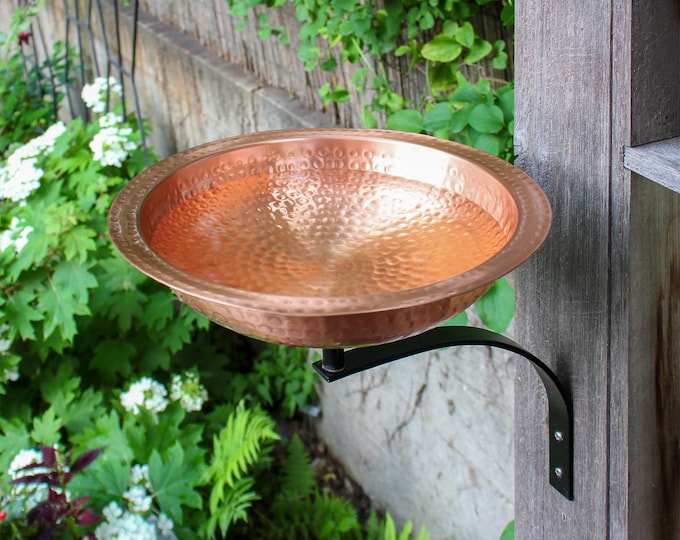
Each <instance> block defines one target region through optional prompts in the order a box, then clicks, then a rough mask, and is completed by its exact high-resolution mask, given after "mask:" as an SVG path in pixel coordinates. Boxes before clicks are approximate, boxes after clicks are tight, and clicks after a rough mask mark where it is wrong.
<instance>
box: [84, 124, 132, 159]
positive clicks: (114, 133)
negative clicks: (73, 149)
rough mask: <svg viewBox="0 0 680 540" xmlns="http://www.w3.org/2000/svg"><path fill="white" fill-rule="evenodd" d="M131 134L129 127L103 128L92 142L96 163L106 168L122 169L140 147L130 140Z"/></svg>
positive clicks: (91, 147)
mask: <svg viewBox="0 0 680 540" xmlns="http://www.w3.org/2000/svg"><path fill="white" fill-rule="evenodd" d="M131 134H132V128H129V127H121V128H119V127H115V126H109V127H102V128H101V130H100V131H99V133H97V134H96V135H95V136H94V137H93V138H92V140H91V141H90V150H92V153H93V154H94V159H95V161H98V162H99V163H101V164H102V165H104V166H107V165H111V166H114V167H121V166H122V165H123V162H124V161H125V160H126V159H127V157H128V155H129V154H130V152H132V151H133V150H135V149H136V148H137V147H138V146H139V145H138V143H137V142H136V141H131V140H130V139H129V137H130V135H131Z"/></svg>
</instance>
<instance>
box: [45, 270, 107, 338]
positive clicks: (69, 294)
mask: <svg viewBox="0 0 680 540" xmlns="http://www.w3.org/2000/svg"><path fill="white" fill-rule="evenodd" d="M48 285H49V286H48V287H47V288H46V289H44V290H43V291H42V292H41V293H40V294H39V297H38V307H39V308H40V309H41V310H42V311H43V312H44V313H45V322H44V324H43V338H44V339H47V338H48V337H50V336H51V335H52V334H53V333H54V332H55V331H57V330H58V331H59V334H60V336H61V339H62V340H63V341H65V342H72V341H73V337H74V336H75V335H76V333H77V331H78V329H77V327H76V322H75V317H76V316H77V315H89V314H90V310H89V309H88V306H87V303H88V299H89V293H88V289H91V288H93V287H95V286H96V285H97V279H96V278H95V277H94V275H93V274H91V273H90V272H89V271H88V270H87V267H86V266H85V265H80V264H77V263H76V262H75V261H73V260H71V261H61V262H60V263H59V264H58V265H57V268H56V270H55V271H54V274H53V275H52V277H51V279H49V278H48Z"/></svg>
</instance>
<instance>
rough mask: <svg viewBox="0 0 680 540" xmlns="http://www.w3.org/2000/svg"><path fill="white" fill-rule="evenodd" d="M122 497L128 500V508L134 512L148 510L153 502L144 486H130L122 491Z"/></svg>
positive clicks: (139, 512)
mask: <svg viewBox="0 0 680 540" xmlns="http://www.w3.org/2000/svg"><path fill="white" fill-rule="evenodd" d="M123 498H124V499H125V500H126V501H127V502H128V508H130V510H131V511H133V512H135V513H136V514H143V513H145V512H148V511H149V510H150V509H151V503H152V502H153V498H152V497H151V495H149V493H148V492H147V491H146V488H145V487H144V486H132V487H131V488H130V489H128V490H127V491H126V492H125V493H123Z"/></svg>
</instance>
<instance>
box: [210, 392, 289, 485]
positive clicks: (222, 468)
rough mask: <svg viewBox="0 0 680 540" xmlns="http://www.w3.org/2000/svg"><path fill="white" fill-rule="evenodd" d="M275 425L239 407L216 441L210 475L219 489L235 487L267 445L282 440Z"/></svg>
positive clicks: (268, 419)
mask: <svg viewBox="0 0 680 540" xmlns="http://www.w3.org/2000/svg"><path fill="white" fill-rule="evenodd" d="M278 439H279V436H278V435H277V433H276V432H275V431H274V421H273V420H272V419H271V418H270V417H269V416H268V415H267V414H266V413H264V412H262V411H260V410H256V409H247V408H246V407H245V406H244V405H243V403H239V405H238V407H237V409H236V411H234V413H232V414H231V415H229V418H228V419H227V424H226V426H225V427H224V428H222V430H220V432H219V434H218V435H216V436H215V437H214V439H213V456H214V457H213V462H212V463H211V465H210V468H209V469H208V471H207V475H208V478H209V479H212V480H214V481H216V485H222V486H223V485H224V484H226V485H227V486H230V487H232V488H233V487H234V485H235V482H236V481H237V480H239V479H240V478H241V477H242V476H243V475H244V474H246V473H247V472H248V471H249V469H250V468H251V467H252V466H253V465H254V464H255V463H256V462H257V461H258V459H260V455H261V451H262V448H263V445H264V444H265V443H267V442H269V441H275V440H278Z"/></svg>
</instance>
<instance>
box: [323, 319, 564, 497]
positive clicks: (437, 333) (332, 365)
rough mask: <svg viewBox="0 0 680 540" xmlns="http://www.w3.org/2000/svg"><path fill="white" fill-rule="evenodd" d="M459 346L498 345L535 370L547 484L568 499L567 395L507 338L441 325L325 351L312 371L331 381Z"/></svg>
mask: <svg viewBox="0 0 680 540" xmlns="http://www.w3.org/2000/svg"><path fill="white" fill-rule="evenodd" d="M460 345H485V346H489V347H499V348H501V349H505V350H508V351H510V352H513V353H515V354H518V355H520V356H522V357H524V358H526V359H527V360H529V362H530V363H531V365H532V366H533V367H534V368H535V369H536V372H537V373H538V376H539V377H540V378H541V381H543V386H544V387H545V390H546V394H547V397H548V433H549V444H548V453H549V463H550V465H549V466H550V485H552V486H553V487H554V488H555V489H556V490H557V491H559V492H560V493H561V494H562V495H564V496H565V497H566V498H567V499H569V500H573V498H574V490H573V440H572V415H571V408H570V406H569V402H568V400H567V396H566V393H565V391H564V389H563V388H562V385H561V384H560V381H559V380H558V378H557V376H556V375H555V374H554V373H553V372H552V371H551V370H550V368H549V367H548V366H546V365H545V364H544V363H543V362H541V361H540V360H539V359H538V358H536V357H535V356H534V355H533V354H531V353H530V352H528V351H526V350H525V349H523V348H522V347H520V346H519V345H518V344H517V343H515V342H514V341H512V340H511V339H509V338H507V337H505V336H503V335H501V334H497V333H496V332H492V331H490V330H485V329H483V328H471V327H466V326H443V327H440V328H434V329H433V330H428V331H427V332H423V333H422V334H419V335H417V336H414V337H410V338H406V339H402V340H399V341H395V342H392V343H384V344H382V345H372V346H368V347H358V348H356V349H349V350H344V349H324V351H323V359H322V360H320V361H318V362H315V363H314V369H316V371H317V372H318V373H319V374H320V375H321V377H323V379H324V380H325V381H326V382H333V381H337V380H339V379H342V378H344V377H347V376H348V375H353V374H354V373H359V372H361V371H365V370H367V369H371V368H373V367H377V366H380V365H382V364H387V363H389V362H393V361H395V360H400V359H402V358H406V357H408V356H412V355H414V354H418V353H421V352H426V351H431V350H434V349H441V348H443V347H454V346H460Z"/></svg>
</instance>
